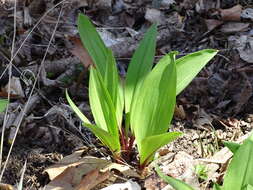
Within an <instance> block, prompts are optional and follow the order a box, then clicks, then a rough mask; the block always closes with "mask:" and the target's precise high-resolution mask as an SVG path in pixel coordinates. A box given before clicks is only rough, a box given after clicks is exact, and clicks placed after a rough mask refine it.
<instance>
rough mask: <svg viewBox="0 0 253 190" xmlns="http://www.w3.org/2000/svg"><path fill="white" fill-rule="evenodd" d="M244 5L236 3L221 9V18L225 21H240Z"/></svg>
mask: <svg viewBox="0 0 253 190" xmlns="http://www.w3.org/2000/svg"><path fill="white" fill-rule="evenodd" d="M241 13H242V6H241V5H236V6H234V7H232V8H229V9H220V16H221V20H223V21H240V20H241Z"/></svg>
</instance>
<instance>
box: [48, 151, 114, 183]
mask: <svg viewBox="0 0 253 190" xmlns="http://www.w3.org/2000/svg"><path fill="white" fill-rule="evenodd" d="M82 153H83V151H82V150H79V151H76V152H74V153H73V154H71V155H69V156H66V157H64V158H63V159H62V160H61V161H60V162H58V163H57V164H55V165H53V166H50V167H49V168H47V169H46V170H45V172H47V173H48V175H49V179H50V180H53V179H54V178H55V177H56V176H58V175H59V174H61V173H62V172H63V171H64V170H65V169H66V168H69V167H71V166H79V165H81V164H82V165H84V166H85V167H84V168H85V171H84V173H88V172H90V171H91V170H94V169H101V168H104V167H105V166H106V165H108V164H110V163H111V162H109V161H107V160H103V159H99V158H95V157H91V156H87V157H82Z"/></svg>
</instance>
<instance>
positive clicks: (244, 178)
mask: <svg viewBox="0 0 253 190" xmlns="http://www.w3.org/2000/svg"><path fill="white" fill-rule="evenodd" d="M225 145H226V146H228V148H229V149H230V150H231V151H232V152H233V153H234V155H233V158H232V160H231V162H230V164H229V166H228V169H227V171H226V174H225V177H224V181H223V185H222V186H220V185H218V184H214V186H213V189H214V190H231V189H233V190H252V189H253V175H252V174H253V157H252V154H253V133H252V134H251V135H250V137H249V138H248V139H246V140H245V141H244V143H243V144H242V145H239V144H236V143H230V142H226V143H225ZM156 171H157V173H158V174H159V175H160V177H161V178H162V179H164V180H165V181H166V182H168V183H169V184H170V185H172V186H173V187H174V188H175V189H176V190H182V189H185V190H193V188H192V187H190V186H189V185H187V184H186V183H185V182H183V181H180V180H178V179H174V178H172V177H169V176H166V175H165V174H163V173H162V172H161V170H160V169H159V168H158V166H156ZM175 184H176V185H175ZM186 186H187V188H188V189H187V188H185V187H186Z"/></svg>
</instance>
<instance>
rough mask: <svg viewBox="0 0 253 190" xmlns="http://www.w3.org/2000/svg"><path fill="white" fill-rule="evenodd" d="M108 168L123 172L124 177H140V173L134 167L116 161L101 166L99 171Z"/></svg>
mask: <svg viewBox="0 0 253 190" xmlns="http://www.w3.org/2000/svg"><path fill="white" fill-rule="evenodd" d="M108 170H109V171H111V170H117V171H119V172H120V173H121V174H123V175H124V176H125V177H136V178H140V175H139V174H138V173H137V172H136V171H135V170H134V169H131V168H130V167H129V166H127V165H122V164H118V163H111V164H109V165H107V166H106V167H105V168H103V169H102V170H101V171H108Z"/></svg>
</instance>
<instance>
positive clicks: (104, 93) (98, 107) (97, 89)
mask: <svg viewBox="0 0 253 190" xmlns="http://www.w3.org/2000/svg"><path fill="white" fill-rule="evenodd" d="M89 99H90V106H91V111H92V114H93V117H94V120H95V123H96V125H97V126H98V127H100V128H102V129H103V130H105V131H107V132H109V133H110V134H111V135H114V136H115V137H119V134H118V126H117V120H116V111H115V107H114V105H113V102H112V99H111V97H110V95H109V92H108V90H107V89H106V87H105V85H104V82H103V79H102V77H101V75H100V73H99V72H98V71H97V70H96V69H95V68H93V67H92V68H91V69H90V81H89Z"/></svg>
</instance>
